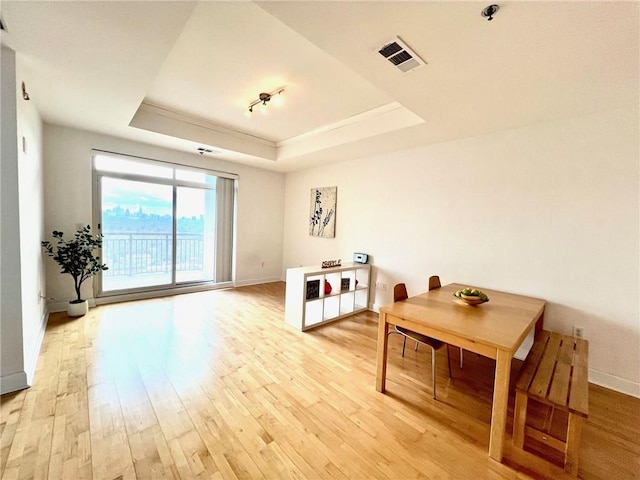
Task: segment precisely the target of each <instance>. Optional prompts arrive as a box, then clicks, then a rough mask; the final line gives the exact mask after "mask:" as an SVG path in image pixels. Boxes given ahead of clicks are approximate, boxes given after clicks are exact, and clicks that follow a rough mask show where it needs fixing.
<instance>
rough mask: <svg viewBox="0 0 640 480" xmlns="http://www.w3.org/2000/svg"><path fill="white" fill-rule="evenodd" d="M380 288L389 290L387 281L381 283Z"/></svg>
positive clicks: (384, 290)
mask: <svg viewBox="0 0 640 480" xmlns="http://www.w3.org/2000/svg"><path fill="white" fill-rule="evenodd" d="M380 290H382V291H383V292H386V291H387V284H386V283H381V284H380Z"/></svg>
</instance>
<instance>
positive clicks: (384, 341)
mask: <svg viewBox="0 0 640 480" xmlns="http://www.w3.org/2000/svg"><path fill="white" fill-rule="evenodd" d="M388 333H389V324H388V323H387V314H386V313H383V312H380V319H379V320H378V359H377V362H378V365H377V371H376V390H378V391H379V392H382V393H384V390H385V383H386V380H387V345H388V338H389V335H387V334H388Z"/></svg>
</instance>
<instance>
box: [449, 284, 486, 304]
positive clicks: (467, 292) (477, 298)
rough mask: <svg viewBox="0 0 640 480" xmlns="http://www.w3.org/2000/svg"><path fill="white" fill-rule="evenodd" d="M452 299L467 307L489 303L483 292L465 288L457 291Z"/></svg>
mask: <svg viewBox="0 0 640 480" xmlns="http://www.w3.org/2000/svg"><path fill="white" fill-rule="evenodd" d="M453 296H454V297H456V298H459V299H460V300H462V301H463V302H465V303H467V304H468V305H479V304H481V303H485V302H488V301H489V297H487V295H486V294H485V293H484V292H481V291H480V290H478V289H477V288H471V287H467V288H464V289H462V290H458V291H457V292H456V293H454V294H453Z"/></svg>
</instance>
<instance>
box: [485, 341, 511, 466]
mask: <svg viewBox="0 0 640 480" xmlns="http://www.w3.org/2000/svg"><path fill="white" fill-rule="evenodd" d="M511 358H512V355H511V353H509V352H507V351H505V350H498V351H497V355H496V376H495V380H494V385H493V407H492V410H491V436H490V437H489V456H490V457H491V458H493V459H494V460H497V461H498V462H501V461H502V453H503V450H504V439H505V436H506V427H507V408H508V403H509V376H510V375H511Z"/></svg>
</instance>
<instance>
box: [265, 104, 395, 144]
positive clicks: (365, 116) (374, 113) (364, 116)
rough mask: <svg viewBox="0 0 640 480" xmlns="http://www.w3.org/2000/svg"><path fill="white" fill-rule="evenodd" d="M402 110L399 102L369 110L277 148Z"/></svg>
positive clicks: (287, 141) (304, 134)
mask: <svg viewBox="0 0 640 480" xmlns="http://www.w3.org/2000/svg"><path fill="white" fill-rule="evenodd" d="M401 108H405V107H404V106H403V105H401V104H400V103H398V102H391V103H387V104H386V105H382V106H380V107H376V108H372V109H371V110H367V111H366V112H362V113H359V114H357V115H353V116H351V117H348V118H345V119H344V120H340V121H339V122H334V123H330V124H329V125H325V126H324V127H320V128H316V129H315V130H311V131H309V132H305V133H303V134H301V135H297V136H295V137H291V138H287V139H285V140H282V141H280V142H278V143H277V144H276V146H277V147H278V148H280V147H286V146H289V145H292V144H294V143H297V142H303V141H306V140H309V139H311V138H313V137H317V136H319V135H323V134H325V133H328V132H331V131H334V130H339V129H341V128H345V127H348V126H350V125H354V124H356V123H360V122H364V121H365V120H370V119H373V118H375V117H378V116H381V115H384V114H386V113H389V112H392V111H394V110H398V109H401Z"/></svg>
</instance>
